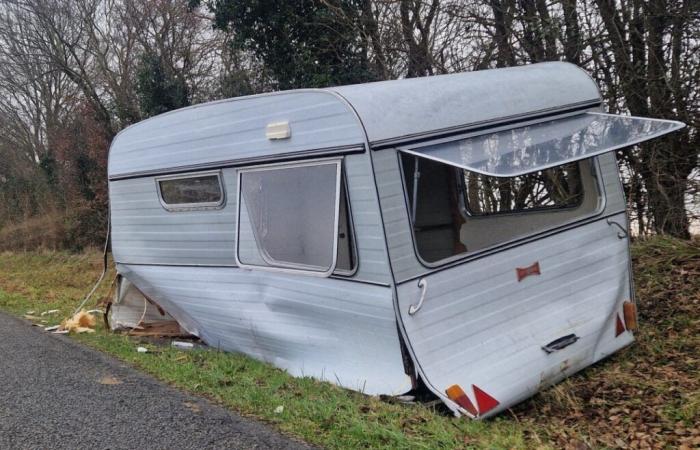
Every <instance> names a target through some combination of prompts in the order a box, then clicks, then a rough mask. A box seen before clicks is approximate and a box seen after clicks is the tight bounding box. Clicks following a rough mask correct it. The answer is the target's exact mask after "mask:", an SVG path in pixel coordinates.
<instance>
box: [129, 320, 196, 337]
mask: <svg viewBox="0 0 700 450" xmlns="http://www.w3.org/2000/svg"><path fill="white" fill-rule="evenodd" d="M127 334H129V335H130V336H141V337H145V336H151V337H188V336H190V335H189V333H187V332H185V331H183V330H182V328H181V327H180V324H178V323H177V322H175V321H167V322H155V323H143V324H140V325H138V326H136V327H134V328H133V329H131V330H128V331H127Z"/></svg>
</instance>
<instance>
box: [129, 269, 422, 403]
mask: <svg viewBox="0 0 700 450" xmlns="http://www.w3.org/2000/svg"><path fill="white" fill-rule="evenodd" d="M117 270H118V271H119V273H120V274H121V275H122V276H123V277H124V278H125V279H128V280H129V282H131V283H133V284H134V285H135V286H138V289H139V290H140V291H142V292H143V294H144V296H145V297H147V298H148V299H150V300H151V301H152V302H153V303H154V304H157V305H158V306H159V307H161V308H163V310H165V311H167V314H169V316H171V317H172V318H174V319H175V320H177V322H178V323H179V324H180V326H182V328H183V329H185V330H186V331H187V332H188V333H191V334H193V335H195V336H198V337H199V338H201V339H202V340H203V341H204V342H205V343H207V344H208V345H209V346H211V347H215V348H218V349H222V350H227V351H234V352H240V353H245V354H247V355H250V356H252V357H254V358H256V359H259V360H262V361H266V362H268V363H271V364H273V365H275V366H277V367H280V368H283V369H285V370H287V371H288V372H289V373H290V374H291V375H294V376H299V377H303V376H309V377H313V378H316V379H319V380H323V381H328V382H331V383H333V384H336V385H339V386H342V387H345V388H348V389H353V390H356V391H360V392H363V393H366V394H370V395H377V394H386V395H399V394H403V393H406V392H408V391H410V390H411V389H412V388H413V385H412V381H411V377H409V375H407V374H406V370H405V368H404V361H403V359H402V356H401V355H402V354H401V347H400V343H399V337H398V333H397V331H396V317H395V315H394V307H393V300H392V294H391V289H390V288H389V287H386V286H378V285H373V284H368V283H357V282H352V281H345V280H340V279H336V278H317V277H300V276H295V275H288V274H284V273H273V272H264V271H254V270H246V269H239V268H234V267H185V266H149V265H125V264H117ZM136 303H139V302H138V301H136ZM140 305H141V308H142V309H141V311H143V302H141V303H140ZM147 314H149V317H154V316H157V315H158V314H159V312H158V311H157V309H150V310H148V313H147ZM130 317H131V319H130V321H129V322H128V323H133V319H134V318H136V315H135V314H134V311H132V312H131V313H130ZM120 320H122V322H124V319H123V318H122V319H120Z"/></svg>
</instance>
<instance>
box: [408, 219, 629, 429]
mask: <svg viewBox="0 0 700 450" xmlns="http://www.w3.org/2000/svg"><path fill="white" fill-rule="evenodd" d="M611 219H612V220H616V221H620V222H621V223H622V224H624V223H625V215H624V213H621V214H619V215H617V216H614V217H612V218H611ZM617 231H618V230H617V228H615V227H612V226H611V225H610V224H608V222H607V220H605V219H601V220H598V221H596V222H594V223H590V224H588V225H584V226H581V227H579V228H575V229H573V230H568V231H565V232H561V233H558V234H556V235H554V236H550V237H548V238H547V239H543V240H539V241H536V242H531V243H528V244H524V245H521V246H518V247H516V248H512V249H509V250H505V251H502V252H500V253H496V254H494V255H490V256H487V257H485V258H482V259H479V260H476V261H472V262H468V263H465V264H462V265H459V266H456V267H452V268H448V269H445V270H442V271H439V272H436V273H433V274H430V275H428V276H426V277H425V278H421V280H422V281H423V283H425V284H427V288H426V293H425V298H424V303H423V305H422V308H421V309H420V311H419V312H417V313H415V314H413V315H411V314H409V308H410V307H411V305H415V304H417V302H418V301H419V299H420V296H421V293H422V289H421V288H420V287H419V286H418V285H417V283H418V281H416V280H413V281H407V282H404V283H402V284H400V285H399V286H398V287H397V291H398V298H399V301H398V307H399V312H400V314H401V317H402V321H403V324H404V327H405V329H406V333H407V335H408V337H409V341H410V345H411V348H412V349H413V351H414V354H415V356H416V358H417V361H418V365H419V367H420V371H421V373H422V374H423V377H424V380H427V382H428V383H429V384H430V385H431V387H432V388H433V390H434V392H435V393H436V394H438V395H440V396H442V397H443V398H444V399H446V390H447V388H449V387H450V386H452V385H454V384H458V385H460V386H462V387H463V388H465V390H467V395H468V396H470V398H471V400H472V402H473V403H474V404H475V405H476V404H477V400H476V398H475V397H474V396H473V395H474V394H473V393H471V392H469V391H471V388H472V386H477V387H478V388H479V389H481V390H483V391H484V392H486V393H488V395H490V396H491V397H493V398H494V399H496V400H497V401H498V402H499V404H498V406H496V407H494V408H493V409H492V410H489V411H488V414H483V411H481V412H482V415H490V414H493V413H496V412H498V411H502V410H503V409H505V408H508V407H510V406H512V405H514V404H515V403H517V402H519V401H521V400H523V399H525V398H527V397H529V396H530V395H532V394H534V393H535V392H536V391H538V390H539V389H541V388H542V387H545V386H548V385H550V384H553V383H555V382H557V381H559V380H561V379H562V378H564V377H566V376H568V375H571V374H572V373H574V372H576V371H578V370H581V369H583V368H584V367H586V366H588V365H590V364H592V363H594V362H595V361H597V360H599V359H601V358H602V357H605V356H607V355H609V354H610V353H612V352H614V351H615V350H618V349H620V348H621V347H623V346H625V345H627V344H629V343H630V342H631V341H632V335H631V334H629V333H624V334H623V335H620V336H618V337H616V336H615V321H616V319H617V314H619V313H620V312H621V310H622V303H623V302H624V301H626V300H629V299H630V296H631V293H630V274H629V272H628V268H629V253H628V245H627V240H626V239H620V238H619V237H618V233H617ZM533 262H537V263H538V266H539V267H540V268H541V272H540V273H539V274H533V276H529V277H527V278H525V279H521V280H519V279H518V268H522V267H528V266H531V265H532V264H533ZM570 334H574V335H575V336H576V337H577V340H575V342H574V343H572V344H571V345H569V346H567V347H565V348H563V349H561V350H558V351H555V352H549V353H548V352H547V351H545V350H543V347H544V346H545V345H547V344H548V343H551V342H552V341H555V340H556V339H558V338H562V337H564V336H568V335H570ZM448 402H449V401H448ZM463 412H464V411H463Z"/></svg>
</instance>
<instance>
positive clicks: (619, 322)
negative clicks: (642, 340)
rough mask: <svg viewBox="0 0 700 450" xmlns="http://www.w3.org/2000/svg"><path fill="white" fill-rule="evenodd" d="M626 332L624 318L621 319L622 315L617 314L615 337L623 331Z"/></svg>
mask: <svg viewBox="0 0 700 450" xmlns="http://www.w3.org/2000/svg"><path fill="white" fill-rule="evenodd" d="M624 332H625V325H624V324H623V323H622V319H620V315H619V314H618V315H617V319H616V321H615V337H618V336H619V335H621V334H622V333H624Z"/></svg>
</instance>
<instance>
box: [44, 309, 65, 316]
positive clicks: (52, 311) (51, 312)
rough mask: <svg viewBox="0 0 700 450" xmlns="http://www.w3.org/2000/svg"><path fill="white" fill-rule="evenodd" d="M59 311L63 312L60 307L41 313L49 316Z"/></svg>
mask: <svg viewBox="0 0 700 450" xmlns="http://www.w3.org/2000/svg"><path fill="white" fill-rule="evenodd" d="M59 312H61V310H60V309H50V310H48V311H44V312H43V313H41V315H42V316H48V315H49V314H56V313H59Z"/></svg>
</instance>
